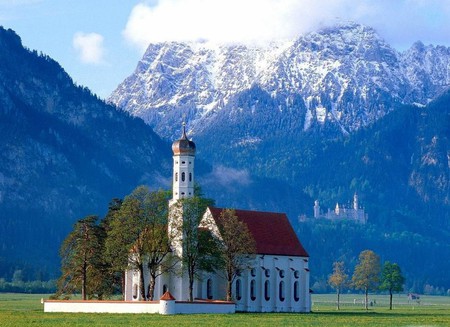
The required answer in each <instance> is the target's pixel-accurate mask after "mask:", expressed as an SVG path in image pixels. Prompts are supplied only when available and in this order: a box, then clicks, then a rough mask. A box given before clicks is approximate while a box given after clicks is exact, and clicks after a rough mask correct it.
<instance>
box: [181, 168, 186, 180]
mask: <svg viewBox="0 0 450 327" xmlns="http://www.w3.org/2000/svg"><path fill="white" fill-rule="evenodd" d="M185 180H186V173H185V172H184V171H183V172H182V173H181V181H182V182H184V181H185Z"/></svg>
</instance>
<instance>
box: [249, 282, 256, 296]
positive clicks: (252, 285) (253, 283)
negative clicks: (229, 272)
mask: <svg viewBox="0 0 450 327" xmlns="http://www.w3.org/2000/svg"><path fill="white" fill-rule="evenodd" d="M255 287H256V282H255V280H254V279H252V281H251V282H250V299H252V301H255V300H256V290H255Z"/></svg>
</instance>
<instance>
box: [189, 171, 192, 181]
mask: <svg viewBox="0 0 450 327" xmlns="http://www.w3.org/2000/svg"><path fill="white" fill-rule="evenodd" d="M189 182H192V173H189Z"/></svg>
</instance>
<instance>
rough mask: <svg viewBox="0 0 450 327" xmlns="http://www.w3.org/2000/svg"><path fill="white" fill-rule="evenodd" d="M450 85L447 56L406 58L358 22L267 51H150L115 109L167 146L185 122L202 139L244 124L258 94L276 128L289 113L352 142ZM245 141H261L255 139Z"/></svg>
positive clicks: (445, 51) (437, 52)
mask: <svg viewBox="0 0 450 327" xmlns="http://www.w3.org/2000/svg"><path fill="white" fill-rule="evenodd" d="M449 86H450V49H449V48H446V47H442V46H436V47H435V46H431V45H430V46H424V45H423V44H422V43H420V42H417V43H415V44H414V45H413V46H412V47H411V48H410V49H409V50H407V51H405V52H403V53H400V52H398V51H396V50H395V49H393V48H392V47H391V46H390V45H389V44H387V43H386V42H385V41H384V40H383V39H382V38H381V37H380V36H379V35H378V34H377V33H376V31H375V30H374V29H372V28H370V27H367V26H363V25H359V24H353V23H352V24H345V25H339V26H336V27H331V28H324V29H322V30H320V31H318V32H313V33H309V34H307V35H304V36H301V37H299V38H298V39H297V40H293V41H280V42H276V43H272V44H269V45H267V46H264V47H262V46H253V47H251V46H244V45H212V44H208V43H175V42H169V43H160V44H151V45H150V46H149V47H148V49H147V51H146V53H145V55H144V56H143V58H142V60H141V61H140V62H139V64H138V66H137V68H136V71H135V72H134V73H133V74H132V75H131V76H130V77H128V78H127V79H126V80H125V81H124V82H123V83H121V84H120V85H119V86H118V88H117V89H116V90H115V91H114V92H113V93H112V95H111V96H110V98H109V101H110V102H112V103H114V104H115V105H117V106H118V107H120V108H122V109H124V110H126V111H128V112H130V113H131V114H132V115H135V116H139V117H141V118H143V119H144V120H145V121H146V122H147V123H148V124H150V125H151V126H152V127H153V128H154V129H155V131H156V132H157V133H159V134H160V135H161V136H162V137H165V138H169V139H172V138H173V137H176V136H178V133H179V127H178V126H179V124H180V121H181V119H182V118H181V117H182V116H183V115H187V120H188V121H189V126H190V129H191V131H190V132H191V134H192V135H195V136H196V137H201V135H202V134H204V133H205V132H206V130H207V129H208V126H211V125H221V124H222V125H223V120H222V119H223V115H224V114H225V115H226V116H227V118H228V119H229V120H230V119H231V121H238V120H239V119H238V117H237V116H236V114H238V113H239V112H240V111H242V109H243V108H242V107H241V106H240V101H239V100H238V99H239V98H240V97H241V95H242V94H243V93H245V92H247V93H248V92H249V91H250V90H252V89H258V90H260V91H261V92H263V93H266V94H267V95H269V97H270V98H272V99H274V100H275V101H271V102H270V101H269V102H270V103H267V104H266V108H265V114H267V112H271V119H272V120H275V121H281V120H285V119H286V115H290V113H291V114H293V115H296V116H297V118H296V119H295V126H292V129H295V130H309V129H311V128H312V127H315V126H316V127H319V128H323V126H326V127H328V128H333V129H335V130H339V131H340V132H343V133H348V132H352V131H354V130H357V129H358V128H359V127H361V126H365V125H367V124H369V123H371V122H374V121H375V120H377V119H379V118H380V117H382V116H384V115H385V114H386V113H387V112H389V111H390V110H392V109H393V108H394V107H395V105H396V104H400V103H406V104H410V103H416V104H421V105H426V104H427V103H428V102H429V101H430V100H432V99H433V98H435V97H436V96H437V95H438V94H440V93H441V92H442V91H443V90H445V89H446V88H448V87H449ZM261 92H259V93H261ZM252 97H253V95H252ZM294 99H296V100H295V101H294ZM302 102H303V103H302ZM295 103H297V107H296V108H294V109H295V110H292V109H293V106H294V107H295ZM271 105H275V106H274V107H272V108H269V107H270V106H271ZM220 113H221V114H220ZM275 113H276V114H275ZM274 115H275V116H274ZM233 116H234V118H233ZM219 117H222V118H220V121H217V120H218V119H219ZM289 119H291V118H289ZM242 134H243V135H248V140H254V139H255V136H254V135H252V134H253V131H252V130H244V131H242ZM256 139H258V137H256Z"/></svg>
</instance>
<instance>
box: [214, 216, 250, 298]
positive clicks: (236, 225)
mask: <svg viewBox="0 0 450 327" xmlns="http://www.w3.org/2000/svg"><path fill="white" fill-rule="evenodd" d="M218 225H219V226H218V228H219V232H220V241H221V247H220V255H221V261H222V263H223V271H224V275H225V276H224V277H225V279H226V281H227V301H231V299H232V298H233V294H232V285H233V282H234V280H235V279H236V277H237V276H238V273H239V272H240V271H243V270H246V269H249V268H250V267H252V259H253V258H254V254H255V253H256V243H255V240H254V239H253V236H252V234H251V233H250V231H249V229H248V227H247V225H246V224H245V223H244V222H242V221H240V220H239V219H238V217H237V216H236V212H235V211H234V209H224V210H223V211H222V212H221V213H220V216H219V224H218Z"/></svg>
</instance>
